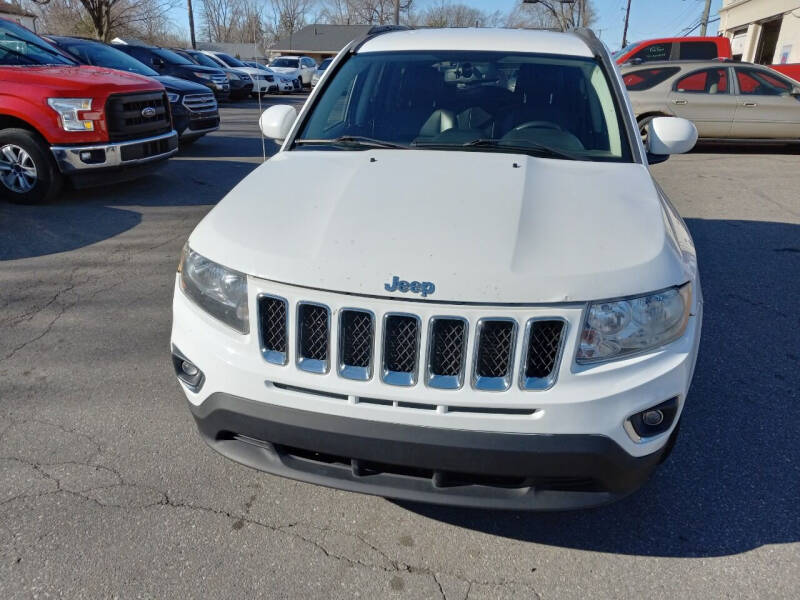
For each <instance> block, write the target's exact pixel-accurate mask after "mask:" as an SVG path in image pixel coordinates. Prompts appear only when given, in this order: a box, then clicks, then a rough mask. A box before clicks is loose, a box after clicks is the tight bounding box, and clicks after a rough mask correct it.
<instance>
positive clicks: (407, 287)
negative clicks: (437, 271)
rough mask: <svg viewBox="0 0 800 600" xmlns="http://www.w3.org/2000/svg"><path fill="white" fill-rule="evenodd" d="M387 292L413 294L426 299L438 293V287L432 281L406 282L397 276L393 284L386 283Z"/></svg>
mask: <svg viewBox="0 0 800 600" xmlns="http://www.w3.org/2000/svg"><path fill="white" fill-rule="evenodd" d="M383 287H384V289H385V290H386V291H387V292H403V293H404V294H405V293H406V292H411V293H412V294H422V297H423V298H425V297H427V296H430V295H431V294H433V292H435V291H436V286H435V285H433V283H432V282H430V281H404V280H402V279H400V278H399V277H398V276H397V275H395V276H394V279H392V283H385V284H384V285H383Z"/></svg>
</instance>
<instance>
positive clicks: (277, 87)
mask: <svg viewBox="0 0 800 600" xmlns="http://www.w3.org/2000/svg"><path fill="white" fill-rule="evenodd" d="M243 62H244V64H246V65H248V66H250V67H253V68H254V69H258V70H259V71H263V72H264V73H266V74H267V81H269V82H270V86H269V90H267V91H268V92H269V93H270V94H272V93H276V92H293V91H295V90H296V89H298V88H299V87H300V80H299V79H294V80H293V79H292V78H291V77H288V76H287V75H284V74H282V73H276V72H275V71H273V70H272V69H270V68H269V67H268V66H266V65H262V64H261V63H257V62H255V61H248V60H246V61H243ZM270 77H272V79H270ZM273 84H274V85H273Z"/></svg>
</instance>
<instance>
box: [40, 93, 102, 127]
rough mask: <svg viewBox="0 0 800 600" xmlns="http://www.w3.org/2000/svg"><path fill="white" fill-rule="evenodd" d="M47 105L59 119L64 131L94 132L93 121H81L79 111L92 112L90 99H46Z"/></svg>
mask: <svg viewBox="0 0 800 600" xmlns="http://www.w3.org/2000/svg"><path fill="white" fill-rule="evenodd" d="M47 104H49V105H50V108H52V109H53V110H54V111H56V112H57V113H58V115H59V116H60V117H61V127H63V128H64V131H94V121H92V120H91V119H81V117H82V116H85V115H80V114H79V113H80V112H81V111H87V110H92V99H91V98H48V99H47Z"/></svg>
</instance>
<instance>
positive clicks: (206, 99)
mask: <svg viewBox="0 0 800 600" xmlns="http://www.w3.org/2000/svg"><path fill="white" fill-rule="evenodd" d="M47 39H48V41H50V42H52V43H53V44H54V45H55V46H57V47H58V48H60V49H61V50H63V51H64V52H66V53H68V54H69V55H70V56H71V57H73V58H74V59H75V60H77V61H78V62H80V63H81V64H84V65H94V66H96V67H107V68H109V69H116V70H118V71H126V72H128V73H136V74H138V75H144V76H145V77H150V78H151V79H155V80H156V81H158V82H159V83H160V84H161V85H163V86H164V89H165V90H166V91H167V98H168V99H169V106H170V111H171V112H172V125H173V127H174V128H175V131H177V132H178V136H179V137H180V142H181V143H182V144H187V143H191V142H193V141H195V140H197V139H199V138H201V137H203V136H204V135H205V134H207V133H210V132H212V131H216V130H217V129H219V110H218V109H217V101H216V100H215V99H214V94H213V93H212V92H211V91H210V90H209V89H208V88H207V87H206V86H204V85H200V84H199V83H192V82H191V81H186V80H185V79H178V78H177V77H172V76H170V75H159V74H158V73H157V72H156V71H154V70H153V69H151V68H150V67H148V66H147V65H144V64H142V63H141V62H139V61H138V60H136V59H135V58H133V57H132V56H128V55H127V54H125V53H124V52H120V51H119V50H117V49H116V48H114V47H113V46H110V45H108V44H104V43H102V42H98V41H96V40H87V39H85V38H76V37H66V36H53V35H51V36H48V37H47Z"/></svg>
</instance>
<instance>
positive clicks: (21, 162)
mask: <svg viewBox="0 0 800 600" xmlns="http://www.w3.org/2000/svg"><path fill="white" fill-rule="evenodd" d="M63 181H64V180H63V177H62V176H61V173H60V172H59V170H58V166H57V165H56V161H55V160H54V159H53V157H52V155H51V154H50V148H49V147H48V146H47V144H46V143H45V142H44V140H42V139H41V138H40V137H39V136H38V135H36V134H35V133H33V132H31V131H28V130H27V129H3V130H0V194H3V195H4V196H5V197H6V198H8V199H9V200H10V201H11V202H14V203H17V204H45V203H47V202H50V201H51V200H53V198H55V197H56V196H57V195H58V192H59V191H60V190H61V186H62V184H63Z"/></svg>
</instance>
